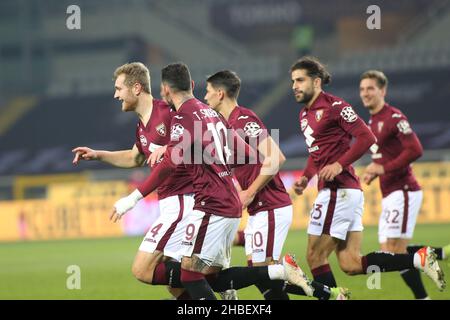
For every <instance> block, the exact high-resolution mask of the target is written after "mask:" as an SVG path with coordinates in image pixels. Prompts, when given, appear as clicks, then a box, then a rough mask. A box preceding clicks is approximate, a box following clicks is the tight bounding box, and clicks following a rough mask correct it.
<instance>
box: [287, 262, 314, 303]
mask: <svg viewBox="0 0 450 320" xmlns="http://www.w3.org/2000/svg"><path fill="white" fill-rule="evenodd" d="M283 267H284V273H285V275H286V280H287V281H288V282H289V283H290V284H293V285H296V286H298V287H300V288H302V289H303V291H305V293H306V295H307V296H308V297H312V296H313V293H314V288H313V286H312V285H311V280H309V279H308V277H307V276H306V274H305V273H304V272H303V270H302V269H301V268H300V267H299V266H298V265H297V262H296V261H295V257H294V256H293V255H291V254H286V255H285V256H284V257H283Z"/></svg>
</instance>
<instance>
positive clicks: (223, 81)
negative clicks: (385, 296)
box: [205, 70, 344, 300]
mask: <svg viewBox="0 0 450 320" xmlns="http://www.w3.org/2000/svg"><path fill="white" fill-rule="evenodd" d="M206 81H207V87H206V95H205V100H206V101H207V103H208V104H209V106H210V107H212V108H213V109H214V110H216V111H218V112H219V113H221V114H222V115H223V117H224V118H225V119H226V120H227V121H228V123H229V124H230V125H231V126H232V128H233V129H235V130H236V132H237V133H238V134H239V135H240V136H241V138H243V139H244V140H245V141H246V142H247V143H248V144H249V145H250V146H254V147H255V148H256V149H257V150H258V155H261V157H262V158H263V160H262V161H259V162H258V163H257V164H248V165H245V166H240V167H237V168H235V169H234V175H235V177H236V179H237V180H238V182H239V185H240V187H241V188H242V189H241V191H240V193H239V196H240V199H241V202H242V204H243V207H244V208H245V207H247V210H248V212H249V219H248V222H247V226H246V228H245V238H246V239H245V251H246V255H247V260H248V264H249V265H253V266H267V265H271V264H274V263H278V261H279V259H280V256H281V251H282V248H283V244H284V241H285V240H286V236H287V234H288V231H289V227H290V226H291V222H292V202H291V199H290V197H289V195H288V193H287V192H286V189H285V188H284V185H283V182H282V181H281V178H280V176H279V174H278V171H279V169H280V167H281V166H282V164H283V163H284V161H285V160H286V159H285V157H284V155H283V153H282V152H281V150H280V149H279V147H278V145H277V144H276V143H275V141H274V140H273V139H272V138H271V136H270V135H269V134H268V132H267V129H266V127H265V126H264V124H263V123H262V121H261V120H260V119H259V117H258V116H257V115H256V114H255V113H254V112H253V111H251V110H250V109H247V108H245V107H242V106H239V105H238V102H237V99H238V96H239V91H240V87H241V80H240V79H239V77H238V76H237V74H236V73H234V72H232V71H229V70H223V71H219V72H217V73H215V74H214V75H212V76H210V77H208V79H207V80H206ZM257 287H258V289H259V291H261V293H262V294H263V295H264V297H265V299H266V300H274V299H277V300H280V299H289V297H288V295H287V293H286V289H288V290H287V291H288V292H289V291H290V290H289V289H291V288H290V287H293V288H292V289H293V290H291V291H292V293H298V291H299V290H298V287H295V286H287V287H285V286H284V283H281V284H280V283H276V282H269V283H266V284H265V285H264V284H261V285H258V286H257ZM332 290H334V292H333V295H335V296H338V295H339V290H340V288H333V289H332ZM342 290H344V289H342ZM317 293H318V294H319V292H317ZM330 294H331V291H328V296H327V297H326V298H327V299H328V298H330ZM303 295H304V293H303ZM320 298H323V295H321V296H320Z"/></svg>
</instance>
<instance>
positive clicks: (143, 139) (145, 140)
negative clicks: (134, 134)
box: [139, 135, 147, 147]
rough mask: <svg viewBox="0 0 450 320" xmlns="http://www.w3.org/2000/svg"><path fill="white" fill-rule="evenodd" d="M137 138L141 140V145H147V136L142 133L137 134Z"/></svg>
mask: <svg viewBox="0 0 450 320" xmlns="http://www.w3.org/2000/svg"><path fill="white" fill-rule="evenodd" d="M139 140H141V145H142V146H144V147H146V146H147V138H146V137H145V136H143V135H140V136H139Z"/></svg>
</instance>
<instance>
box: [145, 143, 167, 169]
mask: <svg viewBox="0 0 450 320" xmlns="http://www.w3.org/2000/svg"><path fill="white" fill-rule="evenodd" d="M166 150H167V146H163V147H159V148H158V149H156V150H155V151H153V152H152V154H151V155H150V157H148V160H147V164H149V165H150V167H153V166H154V165H155V164H157V163H160V162H161V161H162V157H163V155H164V153H165V152H166Z"/></svg>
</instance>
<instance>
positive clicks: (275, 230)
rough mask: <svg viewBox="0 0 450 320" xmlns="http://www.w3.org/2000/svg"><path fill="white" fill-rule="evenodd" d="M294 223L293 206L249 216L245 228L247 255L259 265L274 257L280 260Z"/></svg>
mask: <svg viewBox="0 0 450 320" xmlns="http://www.w3.org/2000/svg"><path fill="white" fill-rule="evenodd" d="M291 223H292V206H291V205H289V206H286V207H282V208H276V209H272V210H268V211H260V212H258V213H256V214H255V215H252V216H249V217H248V221H247V226H246V227H245V230H244V234H245V254H246V255H247V256H248V255H251V256H252V262H254V263H259V262H264V261H266V258H269V257H272V258H273V260H279V258H280V255H281V251H282V249H283V245H284V241H285V240H286V237H287V234H288V231H289V227H290V226H291Z"/></svg>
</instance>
